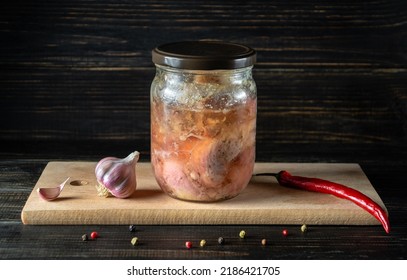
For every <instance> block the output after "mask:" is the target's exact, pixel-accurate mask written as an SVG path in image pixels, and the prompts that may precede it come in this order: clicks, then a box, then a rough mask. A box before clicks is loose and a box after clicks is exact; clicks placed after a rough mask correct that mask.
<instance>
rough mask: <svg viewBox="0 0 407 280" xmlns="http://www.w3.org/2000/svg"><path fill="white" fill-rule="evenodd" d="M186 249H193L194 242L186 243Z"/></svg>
mask: <svg viewBox="0 0 407 280" xmlns="http://www.w3.org/2000/svg"><path fill="white" fill-rule="evenodd" d="M185 247H187V248H188V249H191V248H192V242H191V241H187V242H185Z"/></svg>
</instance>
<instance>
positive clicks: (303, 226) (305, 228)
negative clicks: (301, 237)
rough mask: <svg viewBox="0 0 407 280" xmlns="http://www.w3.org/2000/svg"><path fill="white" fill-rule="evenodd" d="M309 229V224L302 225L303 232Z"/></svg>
mask: <svg viewBox="0 0 407 280" xmlns="http://www.w3.org/2000/svg"><path fill="white" fill-rule="evenodd" d="M307 230H308V228H307V225H305V224H304V225H302V226H301V231H302V232H306V231H307Z"/></svg>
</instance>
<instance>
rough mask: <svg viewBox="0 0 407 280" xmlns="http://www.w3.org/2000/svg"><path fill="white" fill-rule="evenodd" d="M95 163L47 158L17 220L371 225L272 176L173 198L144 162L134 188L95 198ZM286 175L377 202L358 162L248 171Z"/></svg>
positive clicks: (347, 205) (340, 203)
mask: <svg viewBox="0 0 407 280" xmlns="http://www.w3.org/2000/svg"><path fill="white" fill-rule="evenodd" d="M95 166H96V163H95V162H49V163H48V165H47V166H46V168H45V169H44V171H43V173H42V175H41V176H40V178H39V180H38V182H37V184H36V185H35V187H34V189H33V191H32V193H31V194H30V196H29V198H28V200H27V202H26V204H25V206H24V208H23V210H22V213H21V219H22V222H23V223H24V224H32V225H43V224H67V225H68V224H70V225H72V224H304V223H305V224H321V225H323V224H327V225H328V224H329V225H333V224H334V225H376V224H379V222H378V221H377V220H376V219H374V218H373V217H372V216H371V215H370V214H368V213H367V212H366V211H364V210H362V209H361V208H359V207H358V206H356V205H354V204H353V203H352V202H349V201H347V200H344V199H339V198H336V197H334V196H332V195H327V194H320V193H313V192H308V191H303V190H295V189H290V188H286V187H282V186H280V185H279V184H278V183H277V182H276V179H275V178H272V177H253V179H252V181H251V182H250V183H249V185H248V186H247V188H246V189H245V190H244V191H243V192H242V193H241V194H240V195H238V196H237V197H235V198H233V199H230V200H226V201H222V202H216V203H194V202H185V201H180V200H177V199H174V198H171V197H169V196H167V195H166V194H164V193H163V192H162V191H161V189H160V188H159V187H158V185H157V183H156V181H155V179H154V177H153V174H152V169H151V165H150V163H138V164H137V183H138V186H137V190H136V192H135V193H134V194H133V196H131V197H130V198H127V199H118V198H115V197H108V198H104V197H99V196H97V192H96V188H95V185H96V178H95V175H94V168H95ZM280 170H287V171H290V172H291V173H292V174H296V175H301V176H308V177H319V178H324V179H327V180H331V181H335V182H338V183H341V184H344V185H347V186H350V187H353V188H355V189H358V190H359V191H361V192H363V193H365V194H366V195H368V196H369V197H371V198H372V199H373V200H375V201H376V202H377V203H378V204H380V205H381V206H382V207H385V206H384V204H383V202H382V200H381V199H380V197H379V195H378V194H377V192H376V191H375V189H374V188H373V186H372V185H371V184H370V182H369V180H368V179H367V177H366V176H365V174H364V173H363V171H362V169H361V168H360V166H359V165H358V164H336V163H335V164H333V163H256V165H255V170H254V172H255V173H260V172H278V171H280ZM67 177H70V180H69V181H68V183H67V185H66V186H65V188H64V190H63V192H62V193H61V195H60V197H59V198H58V199H56V200H54V201H51V202H49V201H44V200H42V199H40V198H39V196H38V193H37V188H39V187H46V186H54V185H59V184H60V183H61V182H63V181H64V180H65V179H66V178H67Z"/></svg>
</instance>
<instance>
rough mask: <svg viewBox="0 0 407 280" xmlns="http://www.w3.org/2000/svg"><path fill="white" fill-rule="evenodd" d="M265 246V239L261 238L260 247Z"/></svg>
mask: <svg viewBox="0 0 407 280" xmlns="http://www.w3.org/2000/svg"><path fill="white" fill-rule="evenodd" d="M266 244H267V239H265V238H263V239H262V240H261V245H263V246H266Z"/></svg>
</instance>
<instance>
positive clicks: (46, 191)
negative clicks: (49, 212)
mask: <svg viewBox="0 0 407 280" xmlns="http://www.w3.org/2000/svg"><path fill="white" fill-rule="evenodd" d="M69 179H70V177H68V178H67V179H66V180H65V181H64V182H63V183H62V184H60V185H59V186H57V187H51V188H38V189H37V192H38V195H39V196H40V197H41V198H42V199H44V200H47V201H51V200H54V199H56V198H57V197H58V196H59V195H60V194H61V192H62V190H63V189H64V186H65V184H66V182H68V180H69Z"/></svg>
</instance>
